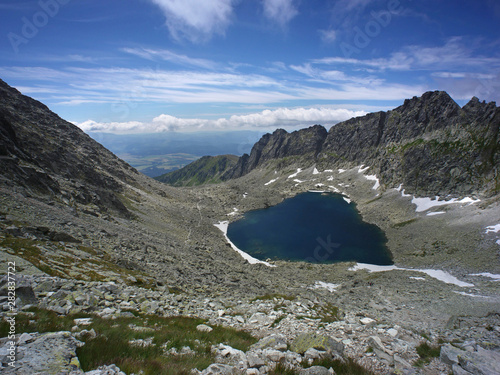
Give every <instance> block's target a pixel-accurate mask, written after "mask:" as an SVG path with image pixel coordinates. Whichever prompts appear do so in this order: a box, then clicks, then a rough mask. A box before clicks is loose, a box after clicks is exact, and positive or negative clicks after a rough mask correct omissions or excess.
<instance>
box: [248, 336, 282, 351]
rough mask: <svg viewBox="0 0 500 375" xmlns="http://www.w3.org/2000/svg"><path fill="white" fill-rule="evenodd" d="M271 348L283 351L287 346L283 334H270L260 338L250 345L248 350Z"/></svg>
mask: <svg viewBox="0 0 500 375" xmlns="http://www.w3.org/2000/svg"><path fill="white" fill-rule="evenodd" d="M266 348H272V349H276V350H282V351H285V350H286V349H287V348H288V345H287V342H286V337H285V336H284V335H279V334H276V335H270V336H266V337H264V338H262V339H260V340H259V341H258V342H256V343H255V344H253V345H252V346H251V347H250V350H255V349H266Z"/></svg>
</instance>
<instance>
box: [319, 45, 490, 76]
mask: <svg viewBox="0 0 500 375" xmlns="http://www.w3.org/2000/svg"><path fill="white" fill-rule="evenodd" d="M312 63H313V64H325V65H338V64H346V65H355V66H359V67H362V66H365V67H369V68H373V69H378V70H398V71H410V70H430V71H438V70H448V71H450V70H456V69H459V70H463V69H464V68H468V69H480V70H482V71H485V72H488V71H489V70H490V69H491V68H493V67H497V68H498V67H500V59H499V58H497V57H485V56H481V55H478V54H475V53H474V51H472V50H471V49H470V48H469V47H467V46H466V45H465V44H464V43H463V41H462V38H459V37H454V38H450V39H449V40H447V41H446V42H445V43H444V44H443V45H441V46H435V47H427V46H420V45H411V46H407V47H404V48H403V49H401V50H400V51H396V52H393V53H392V54H391V55H390V56H389V57H386V58H378V59H367V60H362V59H354V58H344V57H326V58H322V59H316V60H313V61H312Z"/></svg>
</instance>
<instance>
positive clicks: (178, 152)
mask: <svg viewBox="0 0 500 375" xmlns="http://www.w3.org/2000/svg"><path fill="white" fill-rule="evenodd" d="M88 134H89V135H90V136H91V137H92V138H93V139H95V140H96V141H97V142H99V143H100V144H102V145H103V146H104V147H106V148H107V149H108V150H110V151H111V152H113V153H114V154H115V155H117V156H118V157H119V158H120V159H122V160H124V161H126V162H127V163H129V164H130V165H131V166H133V167H134V168H136V169H137V170H138V171H140V172H142V173H144V174H145V175H146V176H149V177H158V176H160V175H162V174H165V173H167V172H171V171H175V170H177V169H180V168H182V167H184V166H185V165H187V164H189V163H191V162H193V161H195V160H197V159H199V158H201V157H202V156H206V155H210V156H216V155H225V154H232V155H237V156H241V155H243V154H245V153H249V152H250V150H251V148H252V146H253V145H254V143H255V142H257V141H258V140H259V138H260V137H261V136H262V135H263V134H264V132H259V131H248V130H241V131H220V132H192V133H180V132H164V133H154V134H113V133H100V132H89V133H88Z"/></svg>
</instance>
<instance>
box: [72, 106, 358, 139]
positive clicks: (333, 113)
mask: <svg viewBox="0 0 500 375" xmlns="http://www.w3.org/2000/svg"><path fill="white" fill-rule="evenodd" d="M365 114H366V112H365V111H360V110H358V111H353V110H350V109H343V108H328V107H320V108H292V109H290V108H278V109H275V110H264V111H262V112H258V113H251V114H247V115H233V116H231V117H229V118H223V117H222V118H219V119H215V120H209V119H199V118H179V117H175V116H171V115H166V114H162V115H160V116H157V117H155V118H154V119H153V120H152V121H151V122H138V121H129V122H110V123H98V122H95V121H92V120H88V121H85V122H82V123H75V125H77V126H78V127H80V128H81V129H82V130H83V131H86V132H90V131H97V132H109V133H157V132H167V131H181V132H192V131H209V130H212V131H213V130H229V129H231V130H240V129H256V128H259V129H266V130H274V129H276V128H297V127H301V128H302V127H306V126H309V125H313V124H321V125H324V126H330V125H334V124H336V123H338V122H340V121H344V120H348V119H350V118H352V117H357V116H363V115H365Z"/></svg>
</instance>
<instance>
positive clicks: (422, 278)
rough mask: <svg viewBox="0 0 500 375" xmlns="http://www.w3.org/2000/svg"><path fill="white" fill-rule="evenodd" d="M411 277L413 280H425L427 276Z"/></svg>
mask: <svg viewBox="0 0 500 375" xmlns="http://www.w3.org/2000/svg"><path fill="white" fill-rule="evenodd" d="M410 279H413V280H425V277H420V276H410Z"/></svg>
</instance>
